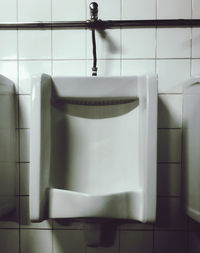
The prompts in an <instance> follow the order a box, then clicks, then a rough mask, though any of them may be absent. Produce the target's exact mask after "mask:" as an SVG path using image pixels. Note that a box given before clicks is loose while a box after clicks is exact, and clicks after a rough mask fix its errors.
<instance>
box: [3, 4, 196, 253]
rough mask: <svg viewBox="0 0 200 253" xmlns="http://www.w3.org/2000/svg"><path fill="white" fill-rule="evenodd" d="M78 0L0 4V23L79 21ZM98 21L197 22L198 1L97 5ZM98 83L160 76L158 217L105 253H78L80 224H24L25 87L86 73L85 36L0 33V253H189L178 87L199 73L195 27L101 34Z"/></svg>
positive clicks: (120, 233)
mask: <svg viewBox="0 0 200 253" xmlns="http://www.w3.org/2000/svg"><path fill="white" fill-rule="evenodd" d="M89 2H90V1H87V0H73V1H72V0H0V22H8V21H10V22H14V21H51V20H53V21H58V20H86V19H88V18H89V11H88V4H89ZM97 2H98V3H99V18H101V19H155V18H159V19H164V18H174V19H176V18H177V19H178V18H200V2H199V0H99V1H97ZM105 33H106V38H104V39H102V38H101V36H99V35H97V55H98V57H99V60H98V68H99V69H98V73H99V75H106V76H111V75H134V74H142V73H147V72H153V73H157V74H158V77H159V119H158V122H159V123H158V210H157V223H156V224H155V225H139V224H132V223H130V224H122V225H121V226H118V228H117V236H116V239H115V243H114V245H113V246H112V247H110V248H98V249H95V248H89V247H88V248H85V244H84V237H83V224H81V223H77V222H73V223H67V224H66V225H65V226H63V225H59V224H58V223H57V222H55V221H53V222H52V221H49V222H47V221H45V222H42V223H35V224H32V223H30V221H29V217H28V198H29V196H28V195H29V192H28V174H29V173H28V172H29V152H28V151H29V128H30V93H31V89H30V80H31V76H32V75H35V74H41V73H49V74H52V75H75V76H84V75H91V67H92V47H91V31H86V30H64V29H63V30H62V29H59V30H53V31H52V30H0V73H1V74H3V75H5V76H6V77H8V78H10V79H12V80H13V81H14V82H15V84H16V90H17V105H16V106H17V108H18V111H19V113H18V121H17V123H16V128H17V132H18V148H19V150H18V162H17V166H18V167H17V168H18V171H19V173H18V175H19V184H18V192H17V199H18V211H17V212H16V213H15V214H13V215H12V216H10V217H7V218H5V219H4V220H2V221H0V252H6V253H11V252H21V253H36V252H37V253H51V252H53V253H62V252H67V253H68V252H69V253H72V252H73V253H82V252H84V253H85V252H87V253H97V252H104V253H106V252H109V253H117V252H120V253H132V252H137V253H151V252H152V253H153V252H154V253H178V252H181V253H185V252H188V253H189V252H190V253H196V252H199V251H198V247H199V243H200V242H199V232H198V231H200V227H199V226H198V225H197V224H195V223H194V222H192V221H191V220H189V219H188V218H187V217H186V216H185V215H184V214H183V211H182V209H181V202H180V195H181V164H180V162H181V135H182V131H181V128H182V91H183V90H182V85H183V82H184V81H186V80H187V79H189V78H190V76H192V75H198V74H200V28H193V29H191V28H159V29H155V28H138V29H113V30H106V32H105Z"/></svg>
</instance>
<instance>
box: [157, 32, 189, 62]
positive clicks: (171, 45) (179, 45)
mask: <svg viewBox="0 0 200 253" xmlns="http://www.w3.org/2000/svg"><path fill="white" fill-rule="evenodd" d="M190 41H191V28H158V30H157V57H158V58H190Z"/></svg>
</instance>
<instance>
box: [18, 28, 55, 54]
mask: <svg viewBox="0 0 200 253" xmlns="http://www.w3.org/2000/svg"><path fill="white" fill-rule="evenodd" d="M19 58H20V59H50V58H51V31H50V30H20V31H19Z"/></svg>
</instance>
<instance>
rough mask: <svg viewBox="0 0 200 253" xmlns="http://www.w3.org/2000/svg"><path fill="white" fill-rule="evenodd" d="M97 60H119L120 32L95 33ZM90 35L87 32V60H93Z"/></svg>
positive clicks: (117, 30) (89, 32) (116, 30)
mask: <svg viewBox="0 0 200 253" xmlns="http://www.w3.org/2000/svg"><path fill="white" fill-rule="evenodd" d="M95 36H96V48H97V49H96V51H97V59H116V58H120V53H121V46H120V30H119V29H115V30H109V31H101V32H98V31H97V32H95ZM92 52H93V47H92V33H91V31H89V30H88V31H87V58H89V59H93V54H92Z"/></svg>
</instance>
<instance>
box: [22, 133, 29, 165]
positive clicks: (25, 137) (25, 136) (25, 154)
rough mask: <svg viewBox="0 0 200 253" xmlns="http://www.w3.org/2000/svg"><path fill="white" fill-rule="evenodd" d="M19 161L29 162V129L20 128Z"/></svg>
mask: <svg viewBox="0 0 200 253" xmlns="http://www.w3.org/2000/svg"><path fill="white" fill-rule="evenodd" d="M19 133H20V162H29V150H30V147H29V145H30V143H29V139H30V130H29V129H20V130H19Z"/></svg>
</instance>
